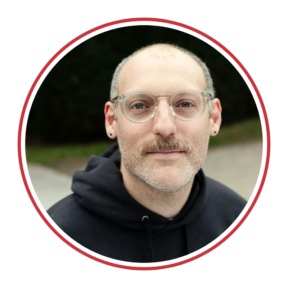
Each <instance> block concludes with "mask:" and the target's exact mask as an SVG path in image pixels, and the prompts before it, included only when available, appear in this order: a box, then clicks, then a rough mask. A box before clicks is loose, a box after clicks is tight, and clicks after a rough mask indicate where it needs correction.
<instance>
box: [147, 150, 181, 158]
mask: <svg viewBox="0 0 288 288" xmlns="http://www.w3.org/2000/svg"><path fill="white" fill-rule="evenodd" d="M183 153H185V151H180V150H162V151H160V150H155V151H151V152H147V154H148V155H151V156H154V157H160V158H173V157H177V156H179V155H181V154H183Z"/></svg>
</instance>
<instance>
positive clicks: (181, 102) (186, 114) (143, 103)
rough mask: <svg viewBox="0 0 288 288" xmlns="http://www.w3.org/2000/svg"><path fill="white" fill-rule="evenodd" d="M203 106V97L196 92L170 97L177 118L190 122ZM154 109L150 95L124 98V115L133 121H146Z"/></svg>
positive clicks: (135, 95) (154, 105)
mask: <svg viewBox="0 0 288 288" xmlns="http://www.w3.org/2000/svg"><path fill="white" fill-rule="evenodd" d="M156 99H157V97H156ZM170 103H171V102H170ZM203 105H204V101H203V96H202V95H201V93H198V92H182V93H178V94H176V95H174V96H173V97H172V109H173V110H174V112H175V114H176V115H177V116H178V117H179V118H181V119H184V120H192V119H194V118H196V117H197V116H199V115H200V114H201V112H202V109H203ZM155 107H156V103H155V100H154V98H153V97H152V96H150V95H146V94H130V95H127V96H126V97H125V98H124V103H123V108H124V111H125V114H126V115H127V116H128V118H130V119H131V120H134V121H145V120H147V119H148V118H149V117H151V115H152V114H153V112H154V110H155Z"/></svg>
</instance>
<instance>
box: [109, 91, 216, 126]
mask: <svg viewBox="0 0 288 288" xmlns="http://www.w3.org/2000/svg"><path fill="white" fill-rule="evenodd" d="M183 92H196V93H199V94H200V95H201V96H202V97H203V107H202V110H201V112H200V113H199V115H198V116H197V117H194V118H192V119H183V118H181V117H179V116H178V115H177V114H176V113H175V111H174V110H173V107H172V101H173V98H174V97H175V96H176V95H178V94H180V93H183ZM135 94H145V95H149V96H151V97H152V98H153V100H154V104H155V108H154V111H153V113H152V114H151V116H149V118H147V119H145V120H143V121H136V120H133V119H131V118H129V117H128V115H127V114H126V113H125V109H124V107H123V105H124V104H123V103H124V101H122V103H121V109H122V112H123V114H124V115H125V117H126V118H127V119H128V120H130V121H132V122H135V123H143V122H147V121H148V120H150V119H151V118H153V117H154V116H155V114H156V111H157V108H158V105H157V103H156V100H155V97H157V98H158V99H159V98H168V97H170V96H171V101H170V103H169V102H168V101H167V103H168V105H169V108H170V111H171V113H172V115H173V116H174V117H177V118H178V119H180V120H182V121H194V120H196V119H197V118H199V117H200V116H201V115H202V114H203V111H204V110H205V107H206V101H205V98H207V100H208V97H209V98H210V100H212V99H213V98H214V96H213V95H212V93H211V92H210V91H198V90H183V91H179V92H176V93H174V94H159V95H152V94H149V93H146V92H132V93H127V94H125V93H124V94H119V95H117V96H116V97H114V98H113V99H112V100H110V102H111V103H114V102H115V101H117V100H124V99H125V98H126V97H128V96H129V95H135Z"/></svg>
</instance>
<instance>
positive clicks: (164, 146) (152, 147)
mask: <svg viewBox="0 0 288 288" xmlns="http://www.w3.org/2000/svg"><path fill="white" fill-rule="evenodd" d="M163 150H179V151H185V152H191V151H192V146H191V145H189V144H187V143H185V142H183V141H181V140H179V139H178V138H176V137H175V136H169V137H159V138H155V139H151V140H148V141H145V142H144V143H142V144H141V146H140V147H139V152H140V155H145V154H146V153H149V152H155V151H163Z"/></svg>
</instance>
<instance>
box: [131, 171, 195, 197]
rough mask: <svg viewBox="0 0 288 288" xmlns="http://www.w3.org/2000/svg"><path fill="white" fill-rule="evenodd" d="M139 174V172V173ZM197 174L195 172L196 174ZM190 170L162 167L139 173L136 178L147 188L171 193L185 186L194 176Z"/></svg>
mask: <svg viewBox="0 0 288 288" xmlns="http://www.w3.org/2000/svg"><path fill="white" fill-rule="evenodd" d="M139 172H140V171H139ZM196 173H197V172H196ZM196 173H193V171H192V169H191V168H190V169H183V168H182V169H180V168H178V167H173V168H172V167H169V169H167V167H162V168H158V169H149V171H143V170H142V171H141V172H140V173H137V174H136V176H137V177H138V178H139V179H141V180H142V181H143V182H144V183H146V184H147V185H148V186H150V187H152V188H154V189H157V190H160V191H163V192H164V191H165V192H173V191H176V190H179V189H180V188H182V187H184V186H185V185H187V184H188V183H189V182H190V181H191V180H192V179H193V178H194V176H195V174H196Z"/></svg>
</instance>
